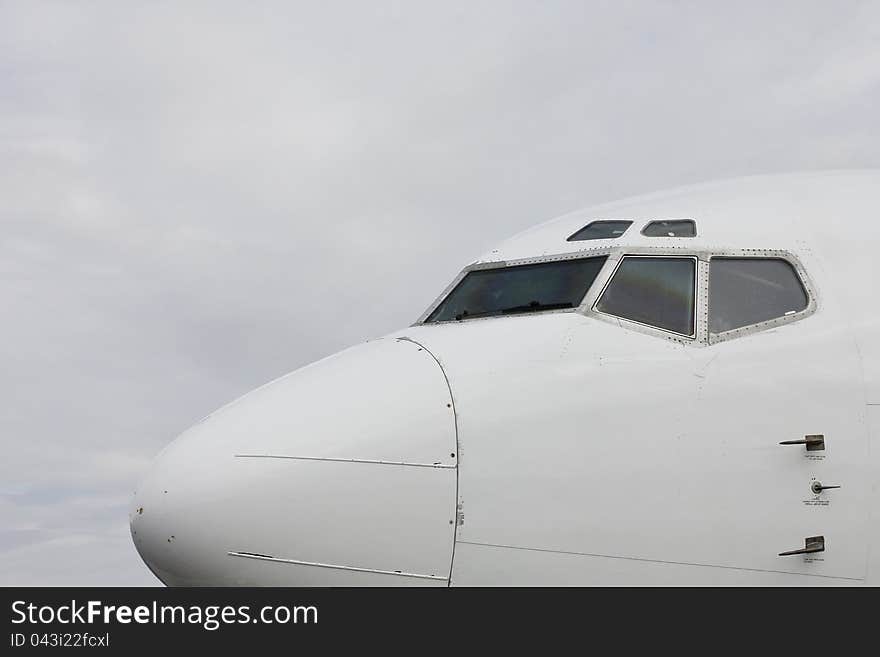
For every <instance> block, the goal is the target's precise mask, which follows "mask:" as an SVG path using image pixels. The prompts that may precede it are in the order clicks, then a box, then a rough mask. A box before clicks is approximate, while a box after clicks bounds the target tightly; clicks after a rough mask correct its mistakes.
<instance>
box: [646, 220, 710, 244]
mask: <svg viewBox="0 0 880 657" xmlns="http://www.w3.org/2000/svg"><path fill="white" fill-rule="evenodd" d="M664 221H677V222H679V223H689V224H691V225H692V226H693V227H694V234H693V235H673V236H670V235H648V234H647V233H645V231H646V230H648V228H650V227H651V226H653V225H654V224H662V223H663V222H664ZM639 235H641V236H642V237H647V238H648V239H652V240H653V239H667V240H692V239H694V238H695V237H697V236H698V235H699V232H698V231H697V220H696V219H688V218H684V219H674V218H670V219H651V220H650V221H649V222H647V223H646V224H645V225H644V226H642V230H640V231H639Z"/></svg>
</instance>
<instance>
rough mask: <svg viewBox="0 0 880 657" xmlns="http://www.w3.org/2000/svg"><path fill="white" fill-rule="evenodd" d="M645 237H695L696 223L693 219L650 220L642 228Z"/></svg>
mask: <svg viewBox="0 0 880 657" xmlns="http://www.w3.org/2000/svg"><path fill="white" fill-rule="evenodd" d="M642 235H644V236H645V237H696V236H697V223H696V222H695V221H694V220H693V219H670V220H667V221H652V222H651V223H649V224H648V225H647V226H645V227H644V228H643V229H642Z"/></svg>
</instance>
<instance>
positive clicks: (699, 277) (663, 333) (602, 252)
mask: <svg viewBox="0 0 880 657" xmlns="http://www.w3.org/2000/svg"><path fill="white" fill-rule="evenodd" d="M602 256H605V257H606V259H605V264H604V265H603V266H602V268H601V269H600V270H599V273H598V274H597V275H596V278H595V280H594V281H593V284H592V285H591V286H590V289H589V290H587V293H586V295H585V296H584V298H583V300H582V301H581V303H580V305H579V306H577V307H575V308H559V309H556V310H543V311H541V312H537V313H523V314H515V315H502V316H498V315H493V316H489V317H474V318H471V319H469V320H467V321H466V322H439V323H430V324H426V323H425V320H426V319H427V318H428V317H429V316H430V315H431V313H433V312H434V310H435V309H436V308H437V306H439V305H440V303H442V301H443V300H444V299H445V298H446V297H447V295H449V293H450V292H452V290H454V289H455V288H456V287H457V286H458V284H459V283H460V282H461V280H462V279H463V278H464V277H465V276H467V275H468V274H469V273H470V272H472V271H474V270H477V269H497V268H500V267H515V266H517V265H532V264H540V263H545V262H555V261H559V260H576V259H580V258H595V257H602ZM626 256H657V257H666V258H670V257H679V258H693V259H695V260H696V261H697V268H696V294H697V296H696V301H695V309H696V310H695V312H696V317H695V323H694V330H695V332H696V335H695V336H684V335H682V334H680V333H674V332H672V331H668V330H666V329H662V328H659V327H656V326H651V325H649V324H641V323H639V322H636V321H633V320H629V319H626V318H624V317H617V316H616V315H609V314H606V313H603V312H601V311H599V310H596V309H595V306H596V304H597V303H598V301H599V299H600V298H601V296H602V294H603V293H604V292H605V288H606V287H607V286H608V283H609V282H610V281H611V279H612V277H613V276H614V273H615V272H616V271H617V267H618V266H619V265H620V263H621V262H622V261H623V259H624V258H625V257H626ZM716 257H722V258H724V257H727V258H776V259H780V260H785V261H786V262H788V263H789V264H790V265H791V266H792V267H793V268H794V271H795V273H796V274H797V276H798V278H799V279H800V282H801V285H803V287H804V292H806V294H807V299H808V301H807V307H806V308H804V309H803V310H801V311H799V312H797V313H795V314H793V315H785V316H783V317H777V318H776V319H772V320H767V321H764V322H761V323H759V324H751V325H749V326H743V327H741V328H738V329H732V330H730V331H726V332H724V333H714V334H711V335H710V334H709V294H710V281H709V263H710V261H711V259H712V258H716ZM819 303H820V300H819V297H818V293H817V290H816V287H815V286H814V284H813V281H812V279H811V278H810V276H809V274H808V273H807V271H806V269H805V268H804V266H803V265H802V264H801V261H800V259H799V258H798V257H797V256H795V255H794V254H793V253H791V252H789V251H782V250H777V249H706V248H691V247H688V246H677V245H676V246H624V245H614V246H609V245H606V246H601V247H592V248H585V249H579V250H577V251H571V252H568V253H560V254H553V255H545V256H538V257H533V258H521V259H517V260H507V261H504V260H498V261H487V262H475V263H473V264H470V265H468V266H467V267H465V268H464V269H462V270H461V271H460V272H458V275H457V276H456V277H455V278H454V279H453V280H452V282H450V283H449V285H447V286H446V288H445V289H444V290H443V291H442V292H441V293H440V294H439V295H438V296H437V297H436V298H435V299H434V301H433V302H432V303H431V305H429V306H428V308H427V309H426V310H425V312H423V313H422V315H421V316H420V317H419V319H418V320H416V321H415V322H414V323H413V324H412V326H420V325H424V326H449V325H453V326H464V325H467V324H470V323H472V322H481V321H491V320H495V319H500V318H501V317H508V318H522V317H534V316H543V315H550V314H555V313H579V314H580V315H583V316H585V317H591V318H593V319H595V320H598V321H601V322H605V323H608V324H613V325H614V326H617V327H619V328H622V329H624V330H627V331H634V332H636V333H642V334H645V335H650V336H653V337H656V338H661V339H664V340H667V341H670V342H675V343H678V344H682V345H686V346H692V347H711V346H712V345H715V344H719V343H721V342H726V341H728V340H733V339H735V338H739V337H743V336H746V335H751V334H752V333H758V332H760V331H766V330H769V329H772V328H776V327H777V326H783V325H785V324H792V323H794V322H798V321H800V320H802V319H806V318H807V317H809V316H810V315H812V314H813V313H815V312H816V311H817V310H818V308H819Z"/></svg>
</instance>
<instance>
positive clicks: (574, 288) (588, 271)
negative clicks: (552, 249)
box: [425, 256, 607, 323]
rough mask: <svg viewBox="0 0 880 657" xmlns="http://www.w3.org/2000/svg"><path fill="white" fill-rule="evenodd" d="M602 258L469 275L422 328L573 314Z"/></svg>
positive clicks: (604, 257) (491, 270) (481, 270)
mask: <svg viewBox="0 0 880 657" xmlns="http://www.w3.org/2000/svg"><path fill="white" fill-rule="evenodd" d="M606 258H607V256H601V257H595V258H578V259H576V260H560V261H557V262H543V263H539V264H534V265H514V266H511V267H498V268H494V269H476V270H473V271H470V272H468V273H467V275H466V276H465V277H464V278H463V279H462V280H461V282H460V283H459V284H458V285H456V286H455V288H454V289H453V290H452V292H450V293H449V294H448V295H447V297H446V298H445V299H444V300H443V301H442V302H441V303H440V305H439V306H437V308H436V309H435V310H434V311H433V312H432V313H431V314H430V315H428V318H427V319H426V320H425V323H431V322H448V321H452V320H458V321H461V320H464V319H472V318H476V317H492V316H499V315H517V314H522V313H534V312H541V311H547V310H560V309H564V308H576V307H578V306H579V305H580V304H581V301H582V300H583V298H584V296H585V295H586V294H587V290H589V289H590V286H591V285H592V284H593V281H594V280H596V276H597V275H598V274H599V270H601V269H602V265H604V264H605V260H606Z"/></svg>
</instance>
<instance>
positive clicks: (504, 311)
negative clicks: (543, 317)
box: [455, 301, 574, 322]
mask: <svg viewBox="0 0 880 657" xmlns="http://www.w3.org/2000/svg"><path fill="white" fill-rule="evenodd" d="M573 307H574V306H573V305H572V304H571V302H570V301H566V302H564V303H541V302H540V301H530V302H529V303H528V304H526V305H523V306H510V307H509V308H499V309H498V310H486V311H484V312H480V313H470V312H468V311H467V310H462V311H461V312H460V313H459V314H457V315H456V316H455V319H456V320H457V321H459V322H460V321H461V320H463V319H470V318H472V317H491V316H492V315H516V314H519V313H534V312H540V311H542V310H560V309H562V308H573Z"/></svg>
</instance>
